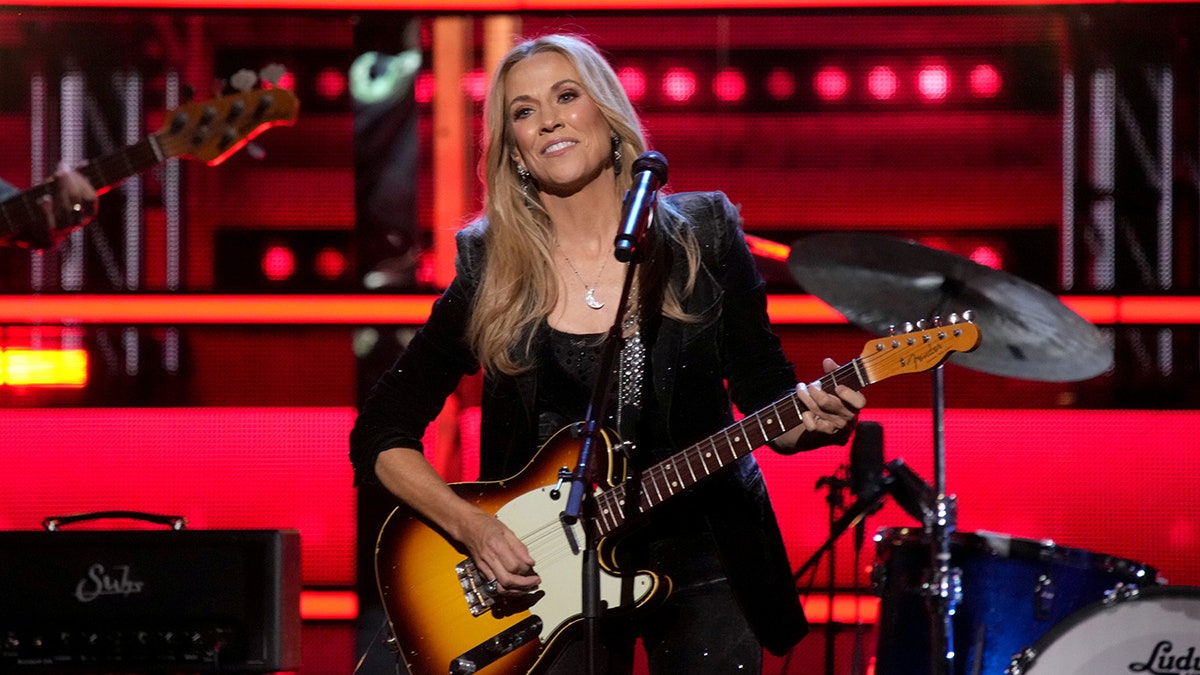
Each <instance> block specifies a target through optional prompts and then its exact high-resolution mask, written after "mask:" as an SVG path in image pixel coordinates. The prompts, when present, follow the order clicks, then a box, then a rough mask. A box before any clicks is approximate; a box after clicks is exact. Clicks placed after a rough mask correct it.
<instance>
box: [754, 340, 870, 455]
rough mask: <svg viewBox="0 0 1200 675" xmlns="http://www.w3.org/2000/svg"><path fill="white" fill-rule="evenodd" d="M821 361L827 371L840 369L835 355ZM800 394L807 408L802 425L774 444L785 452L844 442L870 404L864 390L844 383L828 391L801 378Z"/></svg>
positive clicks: (798, 395)
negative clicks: (805, 382) (855, 388)
mask: <svg viewBox="0 0 1200 675" xmlns="http://www.w3.org/2000/svg"><path fill="white" fill-rule="evenodd" d="M821 365H822V366H823V367H824V369H825V372H826V373H832V372H833V371H835V370H837V369H838V364H837V363H836V362H835V361H834V360H833V359H828V358H827V359H825V360H824V361H823V362H822V363H821ZM796 398H797V399H799V401H800V403H801V404H802V405H803V406H804V408H806V410H804V412H802V413H801V414H800V422H801V426H799V427H796V428H795V429H793V430H791V431H789V432H788V433H786V434H784V435H783V436H781V437H780V438H778V439H777V440H776V441H775V443H774V445H775V446H776V448H777V449H779V450H780V451H782V452H796V451H799V450H812V449H814V448H819V447H822V446H826V445H841V444H844V443H845V442H846V441H848V440H850V435H851V434H852V433H853V432H854V426H855V425H856V424H857V423H858V412H859V411H860V410H862V409H863V408H865V407H866V405H867V399H866V397H865V396H863V395H862V393H861V392H857V391H854V390H853V389H851V388H850V387H847V386H846V385H844V384H839V385H837V387H835V388H834V390H833V391H832V392H827V391H823V390H821V389H820V388H818V387H816V386H812V385H807V384H804V383H803V382H801V383H800V384H797V385H796Z"/></svg>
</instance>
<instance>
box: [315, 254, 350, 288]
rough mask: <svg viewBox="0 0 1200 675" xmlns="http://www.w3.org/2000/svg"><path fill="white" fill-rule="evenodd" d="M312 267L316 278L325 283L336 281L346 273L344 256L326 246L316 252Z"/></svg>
mask: <svg viewBox="0 0 1200 675" xmlns="http://www.w3.org/2000/svg"><path fill="white" fill-rule="evenodd" d="M313 267H314V268H315V269H316V271H317V276H319V277H321V278H322V279H325V280H326V281H336V280H337V279H340V278H342V275H343V274H345V273H346V255H345V254H344V253H342V252H341V251H339V250H337V249H336V248H334V247H332V246H326V247H325V248H323V249H321V250H320V251H318V252H317V257H316V259H314V260H313Z"/></svg>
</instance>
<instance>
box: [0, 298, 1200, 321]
mask: <svg viewBox="0 0 1200 675" xmlns="http://www.w3.org/2000/svg"><path fill="white" fill-rule="evenodd" d="M435 299H436V296H434V295H41V296H34V295H0V325H38V324H40V325H61V324H66V325H75V324H119V325H130V324H158V325H187V324H200V325H204V324H252V325H261V324H304V325H335V326H336V325H343V326H357V325H370V324H383V325H403V324H421V323H424V322H425V319H426V318H427V317H428V316H429V310H430V308H431V307H432V306H433V301H434V300H435ZM1061 299H1062V302H1063V303H1064V304H1065V305H1066V306H1067V307H1070V308H1071V309H1072V310H1073V311H1075V312H1076V313H1078V314H1079V315H1080V316H1082V317H1083V318H1085V319H1087V320H1088V321H1091V322H1092V323H1095V324H1101V325H1102V324H1144V325H1195V324H1200V297H1195V296H1171V297H1156V296H1133V295H1130V296H1112V295H1105V296H1100V295H1096V296H1063V297H1062V298H1061ZM767 309H768V311H769V312H770V314H771V320H772V321H773V322H775V323H778V324H838V323H845V322H846V319H845V318H844V317H843V316H842V315H841V314H840V313H839V312H837V311H836V310H835V309H833V308H832V307H830V306H829V305H827V304H825V303H824V302H823V301H821V300H820V299H818V298H816V297H815V296H812V295H783V294H779V295H772V296H770V297H769V298H768V299H767Z"/></svg>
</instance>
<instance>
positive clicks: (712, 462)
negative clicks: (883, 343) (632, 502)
mask: <svg viewBox="0 0 1200 675" xmlns="http://www.w3.org/2000/svg"><path fill="white" fill-rule="evenodd" d="M861 364H862V359H861V358H855V359H853V360H852V361H850V362H848V363H846V364H844V365H842V366H841V367H839V368H838V369H837V370H834V371H833V372H832V373H826V374H825V376H824V377H822V378H821V379H820V380H819V384H820V387H821V390H822V391H833V389H834V387H836V386H837V385H839V384H843V385H846V386H847V387H850V388H851V389H854V390H855V391H858V390H860V389H862V388H863V387H865V386H867V385H868V384H870V383H871V380H870V379H869V378H868V377H867V375H866V373H865V371H864V370H863V368H862V367H861ZM805 410H806V408H804V407H803V406H801V405H800V399H798V398H797V397H796V395H795V394H794V393H793V394H788V395H787V396H784V397H783V398H781V399H779V400H778V401H775V402H774V403H772V404H771V405H768V406H767V407H765V408H763V409H762V410H760V411H758V412H756V413H754V414H752V415H747V416H746V417H744V418H742V419H741V420H739V421H737V422H735V423H734V424H732V425H730V426H728V427H726V428H725V429H723V430H721V431H718V432H717V433H716V434H714V435H712V436H709V437H708V438H706V439H704V440H703V441H701V442H699V443H696V444H695V445H692V446H690V447H687V448H685V449H683V450H681V451H679V452H677V453H675V454H674V455H672V456H671V457H670V458H669V459H666V460H663V461H661V462H658V463H657V464H654V465H653V466H651V467H649V468H648V469H646V470H645V471H644V472H642V474H641V476H640V477H639V480H637V481H627V482H625V483H621V484H620V485H617V486H616V487H614V488H612V489H611V490H607V491H605V492H602V493H600V494H599V495H598V496H597V497H596V512H597V514H599V516H598V517H597V519H596V527H597V531H598V533H599V535H600V536H604V535H607V534H609V533H610V532H612V531H614V530H616V529H617V528H619V527H620V526H621V525H623V524H625V522H626V520H627V516H629V515H640V514H644V513H646V512H648V511H650V510H651V509H653V508H654V507H656V506H658V505H660V504H662V503H663V502H665V501H666V500H668V499H670V498H671V497H673V496H675V495H677V494H679V493H681V492H683V491H685V490H687V489H688V488H690V487H692V486H693V485H695V484H696V483H699V482H700V481H701V480H703V479H705V478H707V477H708V476H711V475H713V474H714V473H716V472H718V471H720V470H721V469H723V468H725V467H727V466H729V465H730V464H732V463H733V462H735V461H737V460H738V459H741V458H742V457H744V456H746V455H748V454H750V453H751V452H753V451H755V450H757V449H758V448H761V447H762V446H764V445H766V444H767V443H768V442H769V441H772V440H774V439H776V438H778V437H779V436H781V435H783V433H784V432H786V431H787V430H789V429H792V428H795V427H797V426H799V425H800V424H801V419H800V415H801V413H803V412H804V411H805ZM631 487H632V489H634V490H636V491H637V493H638V494H637V509H636V511H633V512H631V511H630V508H629V506H627V504H628V502H627V498H628V495H629V490H630V488H631Z"/></svg>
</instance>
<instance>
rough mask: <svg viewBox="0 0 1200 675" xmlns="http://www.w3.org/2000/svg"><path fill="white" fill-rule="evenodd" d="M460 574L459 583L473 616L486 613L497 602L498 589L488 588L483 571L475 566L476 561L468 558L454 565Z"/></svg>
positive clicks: (456, 571) (455, 570)
mask: <svg viewBox="0 0 1200 675" xmlns="http://www.w3.org/2000/svg"><path fill="white" fill-rule="evenodd" d="M454 572H455V573H456V574H457V575H458V584H459V585H460V586H462V590H463V598H464V599H465V600H466V601H467V608H468V609H469V610H471V616H479V615H481V614H485V613H487V612H488V610H490V609H491V608H492V606H493V605H495V604H496V589H494V588H488V584H487V581H486V580H485V579H484V578H483V573H482V572H480V571H479V568H478V567H476V566H475V561H474V560H471V559H470V558H467V559H466V560H464V561H462V562H460V563H459V564H457V565H455V566H454Z"/></svg>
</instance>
